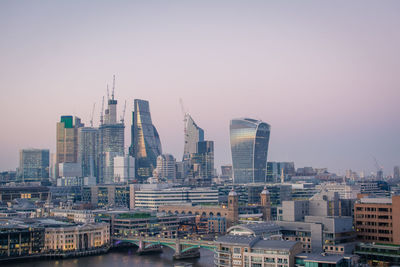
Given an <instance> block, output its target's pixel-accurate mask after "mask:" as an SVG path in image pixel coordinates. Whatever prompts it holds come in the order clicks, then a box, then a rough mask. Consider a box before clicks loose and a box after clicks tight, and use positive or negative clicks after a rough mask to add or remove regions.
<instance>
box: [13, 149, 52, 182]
mask: <svg viewBox="0 0 400 267" xmlns="http://www.w3.org/2000/svg"><path fill="white" fill-rule="evenodd" d="M49 163H50V158H49V150H48V149H21V150H20V152H19V177H20V180H21V181H22V182H33V181H38V182H40V181H42V180H43V179H46V180H47V179H48V178H49Z"/></svg>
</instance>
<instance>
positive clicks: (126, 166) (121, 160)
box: [114, 156, 135, 183]
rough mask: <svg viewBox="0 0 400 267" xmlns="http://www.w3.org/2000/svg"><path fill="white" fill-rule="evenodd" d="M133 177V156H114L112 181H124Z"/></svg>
mask: <svg viewBox="0 0 400 267" xmlns="http://www.w3.org/2000/svg"><path fill="white" fill-rule="evenodd" d="M134 179H135V158H134V157H131V156H125V157H121V156H117V157H115V158H114V182H116V183H124V182H128V181H132V180H134Z"/></svg>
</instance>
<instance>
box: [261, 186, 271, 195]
mask: <svg viewBox="0 0 400 267" xmlns="http://www.w3.org/2000/svg"><path fill="white" fill-rule="evenodd" d="M261 195H269V191H268V189H267V186H264V190H263V191H262V192H261Z"/></svg>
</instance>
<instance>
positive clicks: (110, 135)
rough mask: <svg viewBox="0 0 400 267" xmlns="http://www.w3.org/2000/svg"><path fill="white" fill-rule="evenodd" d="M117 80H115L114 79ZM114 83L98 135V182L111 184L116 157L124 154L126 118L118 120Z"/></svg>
mask: <svg viewBox="0 0 400 267" xmlns="http://www.w3.org/2000/svg"><path fill="white" fill-rule="evenodd" d="M114 81H115V80H114ZM114 88H115V82H114V85H113V90H112V95H111V99H108V107H107V109H106V110H105V111H104V121H103V120H101V122H100V123H101V124H100V127H99V130H98V131H99V132H98V134H99V137H98V151H99V158H98V164H99V173H98V183H101V184H110V183H113V182H114V158H115V157H117V156H124V136H125V135H124V130H125V125H124V118H123V116H122V118H121V122H118V121H117V100H116V99H115V98H114Z"/></svg>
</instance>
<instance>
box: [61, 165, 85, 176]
mask: <svg viewBox="0 0 400 267" xmlns="http://www.w3.org/2000/svg"><path fill="white" fill-rule="evenodd" d="M58 177H83V176H82V166H81V164H80V163H77V162H76V163H72V162H63V163H59V164H58Z"/></svg>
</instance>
